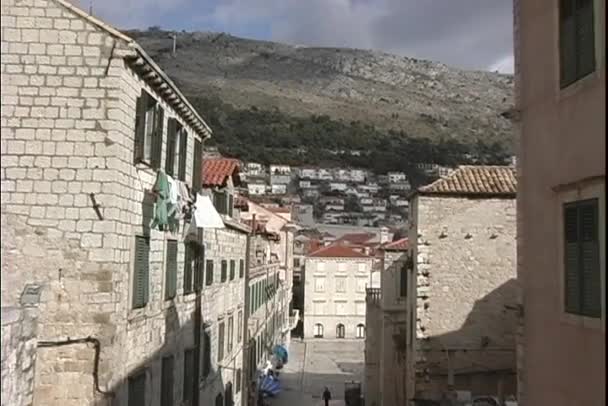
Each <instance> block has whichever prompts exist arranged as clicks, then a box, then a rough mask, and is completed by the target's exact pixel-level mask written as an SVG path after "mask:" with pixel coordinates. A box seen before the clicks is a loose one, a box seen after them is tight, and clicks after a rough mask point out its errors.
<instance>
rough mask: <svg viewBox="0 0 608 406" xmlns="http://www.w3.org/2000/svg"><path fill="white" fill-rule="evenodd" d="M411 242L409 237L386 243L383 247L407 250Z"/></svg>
mask: <svg viewBox="0 0 608 406" xmlns="http://www.w3.org/2000/svg"><path fill="white" fill-rule="evenodd" d="M408 247H409V243H408V240H407V238H402V239H400V240H396V241H393V242H389V243H388V244H385V245H384V246H383V247H382V248H383V249H385V250H387V251H407V249H408Z"/></svg>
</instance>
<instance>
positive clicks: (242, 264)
mask: <svg viewBox="0 0 608 406" xmlns="http://www.w3.org/2000/svg"><path fill="white" fill-rule="evenodd" d="M243 276H245V260H243V259H241V260H239V278H242V277H243Z"/></svg>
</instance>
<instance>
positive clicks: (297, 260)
mask: <svg viewBox="0 0 608 406" xmlns="http://www.w3.org/2000/svg"><path fill="white" fill-rule="evenodd" d="M293 267H294V268H299V267H300V258H294V259H293Z"/></svg>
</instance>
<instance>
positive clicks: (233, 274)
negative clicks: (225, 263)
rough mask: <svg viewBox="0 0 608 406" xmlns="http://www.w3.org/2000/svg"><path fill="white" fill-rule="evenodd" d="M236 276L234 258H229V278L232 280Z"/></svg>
mask: <svg viewBox="0 0 608 406" xmlns="http://www.w3.org/2000/svg"><path fill="white" fill-rule="evenodd" d="M235 276H236V262H235V261H234V259H231V260H230V280H231V281H233V280H234V277H235Z"/></svg>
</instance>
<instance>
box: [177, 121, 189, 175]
mask: <svg viewBox="0 0 608 406" xmlns="http://www.w3.org/2000/svg"><path fill="white" fill-rule="evenodd" d="M187 153H188V132H186V130H185V129H184V128H181V129H180V137H179V168H178V171H179V172H178V177H179V180H181V181H185V180H186V155H187Z"/></svg>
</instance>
